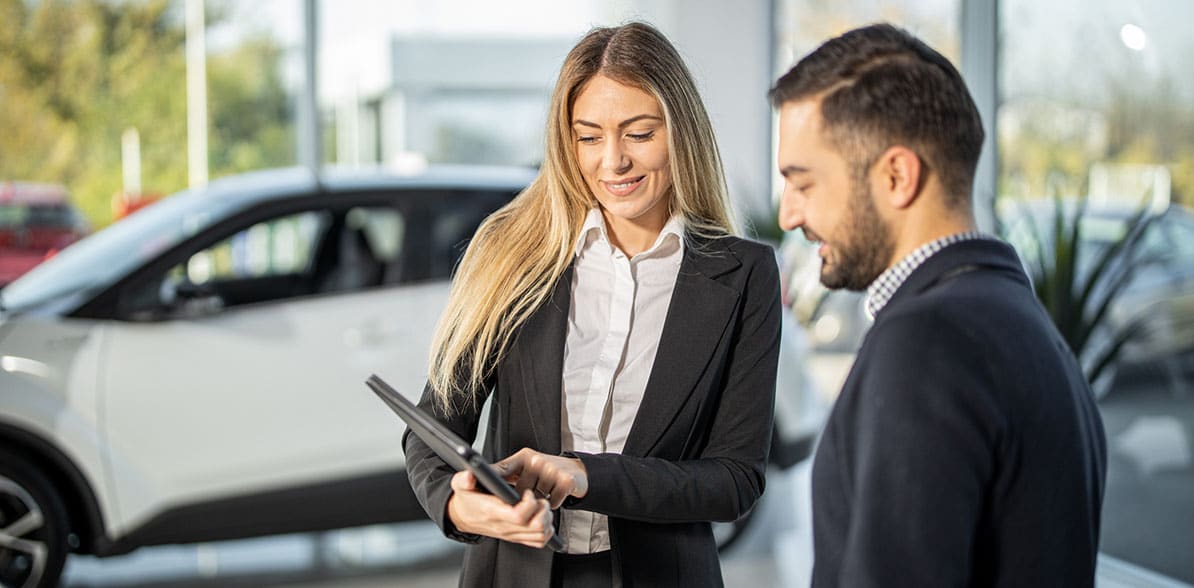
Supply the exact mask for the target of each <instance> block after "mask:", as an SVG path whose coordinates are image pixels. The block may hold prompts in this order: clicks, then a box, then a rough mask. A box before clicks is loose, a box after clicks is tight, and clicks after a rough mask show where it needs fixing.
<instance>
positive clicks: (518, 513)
mask: <svg viewBox="0 0 1194 588" xmlns="http://www.w3.org/2000/svg"><path fill="white" fill-rule="evenodd" d="M539 509H540V504H539V500H537V499H536V498H535V495H534V493H532V492H531V491H530V490H524V491H523V492H522V500H519V501H518V504H516V505H514V508H513V509H511V511H510V513H511V516H512V517H513V518H512V521H511V522H513V523H515V524H517V525H526V524H527V523H529V522H530V521H531V520H533V519H534V518H535V514H536V513H538V512H539Z"/></svg>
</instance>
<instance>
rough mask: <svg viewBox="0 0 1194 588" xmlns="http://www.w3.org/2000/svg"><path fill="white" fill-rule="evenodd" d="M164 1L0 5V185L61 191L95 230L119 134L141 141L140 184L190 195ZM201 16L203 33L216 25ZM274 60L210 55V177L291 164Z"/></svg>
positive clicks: (172, 8) (117, 183)
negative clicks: (53, 185)
mask: <svg viewBox="0 0 1194 588" xmlns="http://www.w3.org/2000/svg"><path fill="white" fill-rule="evenodd" d="M178 5H179V3H178V2H170V1H169V0H73V1H72V0H57V1H55V0H43V1H41V2H34V3H30V2H27V1H25V0H0V22H3V23H4V26H3V27H0V55H3V56H4V57H3V59H0V104H2V105H3V108H0V128H3V129H4V131H5V132H4V133H3V135H0V179H14V180H34V181H46V182H57V183H62V184H65V185H66V186H67V188H68V189H69V190H70V191H71V193H72V195H73V198H74V199H75V201H76V204H78V205H79V207H80V208H81V209H82V210H83V212H84V214H85V215H86V216H87V217H88V218H89V220H90V221H91V222H92V224H93V226H96V227H100V226H103V225H105V224H107V223H108V222H110V221H111V218H112V209H111V201H112V197H113V195H114V194H116V193H117V192H118V191H119V190H120V189H121V188H122V176H121V172H122V169H121V135H122V134H123V133H124V131H125V130H126V129H129V128H135V129H137V131H138V132H139V134H140V138H141V160H142V161H141V167H142V186H143V189H144V191H145V192H147V193H159V194H164V193H170V192H174V191H176V190H179V189H181V188H183V187H185V186H186V183H187V143H186V133H187V129H186V63H185V34H184V29H183V23H182V21H181V14H180V11H179V10H178ZM220 8H221V7H220V5H218V4H217V5H216V6H215V8H214V9H213V10H212V11H210V12H209V25H211V24H213V20H217V19H219V18H220V14H221V12H220ZM280 58H281V50H280V49H279V48H278V47H277V46H276V45H275V44H274V43H273V42H272V41H270V40H268V39H254V40H252V41H250V42H248V43H245V44H243V45H240V46H238V47H235V48H233V49H231V50H230V51H229V52H228V53H226V54H223V55H211V56H209V60H208V65H207V73H208V83H209V87H208V96H209V101H208V109H209V121H210V123H209V124H210V127H209V140H208V147H209V154H210V155H209V160H210V165H209V168H210V169H209V175H210V176H211V177H218V176H221V175H226V174H229V173H235V172H239V171H245V170H248V169H254V168H260V167H267V166H275V165H284V164H287V163H290V162H292V161H293V158H294V156H293V148H292V144H293V127H292V124H291V116H290V106H289V100H288V98H287V96H286V93H285V91H284V88H283V86H282V83H281V80H280V74H279V68H278V63H279V60H280Z"/></svg>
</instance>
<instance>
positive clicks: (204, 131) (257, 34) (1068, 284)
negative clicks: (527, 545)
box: [0, 0, 1194, 586]
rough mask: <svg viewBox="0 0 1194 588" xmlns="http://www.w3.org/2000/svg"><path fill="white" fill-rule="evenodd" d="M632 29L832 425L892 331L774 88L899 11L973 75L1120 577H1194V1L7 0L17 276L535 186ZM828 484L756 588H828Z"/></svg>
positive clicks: (80, 567) (327, 535) (199, 572)
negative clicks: (810, 214)
mask: <svg viewBox="0 0 1194 588" xmlns="http://www.w3.org/2000/svg"><path fill="white" fill-rule="evenodd" d="M629 19H642V20H646V21H649V22H651V23H653V24H655V25H656V26H658V27H659V28H660V29H661V30H662V31H663V32H664V33H665V34H667V35H668V36H669V37H670V38H671V39H672V40H673V41H674V42H675V43H676V45H677V46H678V48H679V49H680V51H681V53H682V54H683V55H684V56H685V58H686V60H687V62H688V64H689V66H690V68H691V69H692V71H693V74H694V75H695V77H696V79H697V82H698V85H699V86H700V88H701V91H702V95H703V97H704V99H705V100H706V105H707V107H708V108H709V111H710V114H711V116H712V118H713V122H714V126H715V129H716V131H717V135H718V139H719V143H720V147H721V153H722V155H723V158H724V159H725V165H726V171H727V175H728V183H729V187H730V191H731V195H732V197H733V198H734V200H735V203H736V206H737V209H738V212H739V216H740V218H741V219H742V220H743V224H744V230H746V231H747V232H749V233H751V234H753V235H755V236H757V238H759V239H763V240H766V241H769V242H771V243H773V244H774V245H775V247H776V249H777V254H778V255H779V259H780V263H781V266H782V268H783V270H784V280H785V284H784V286H785V292H784V298H785V304H786V305H787V306H789V307H790V310H791V318H792V320H793V322H794V323H795V324H797V325H798V326H799V329H800V333H801V335H800V336H801V338H802V341H803V342H804V346H805V347H804V348H803V351H804V355H803V356H802V359H801V361H802V362H806V366H807V370H808V374H809V378H810V379H811V382H812V384H811V385H812V386H813V387H814V389H815V390H816V391H817V395H818V397H819V399H820V400H821V401H822V405H823V406H825V405H828V403H830V402H832V399H833V397H834V395H835V394H836V391H837V388H838V386H840V383H841V381H842V379H844V377H845V373H846V370H848V368H849V366H850V362H851V360H852V357H853V352H854V350H855V349H857V346H858V345H859V344H860V342H861V340H862V337H864V336H865V332H866V328H867V326H868V321H867V319H866V317H865V315H864V314H863V313H862V312H861V306H860V301H861V297H860V295H857V294H851V293H829V292H826V291H825V290H824V289H823V288H821V287H820V285H819V283H818V282H817V273H818V272H817V269H818V266H819V262H818V261H817V260H816V257H815V252H813V251H811V249H810V248H809V247H808V246H807V244H806V243H805V242H804V239H803V237H802V235H800V234H798V233H797V234H789V235H784V234H782V232H781V231H780V230H779V229H778V227H776V225H775V214H774V210H775V207H776V198H777V195H778V193H779V190H780V187H781V179H780V178H779V177H778V175H777V174H776V172H775V169H774V168H775V165H774V155H773V149H774V145H775V131H774V128H775V124H774V123H775V120H774V118H775V117H774V115H773V113H772V112H771V110H770V107H769V104H768V102H767V100H766V92H767V90H768V88H769V86H770V84H771V82H772V81H773V80H774V79H775V78H776V77H777V76H778V75H780V74H782V73H783V72H784V71H786V70H787V69H788V68H789V67H791V65H793V64H794V63H795V61H796V60H798V59H799V58H800V57H801V56H802V55H804V54H805V53H807V52H808V51H810V50H812V49H813V48H815V47H816V46H817V45H818V44H819V43H820V42H821V41H823V40H825V39H826V38H828V37H830V36H833V35H836V34H839V33H841V32H844V31H845V30H848V29H850V28H853V27H855V26H859V25H863V24H867V23H871V22H875V21H889V22H892V23H895V24H898V25H900V26H903V27H905V28H907V29H909V30H911V31H912V32H914V33H915V34H917V35H919V36H920V37H921V38H923V39H924V40H925V41H927V42H928V43H929V44H931V45H933V46H934V47H936V48H937V49H938V50H940V51H941V52H942V53H943V54H945V55H946V56H947V57H949V58H950V59H951V60H952V61H953V62H954V63H955V64H956V65H957V66H958V67H959V69H960V70H961V71H962V73H963V75H964V77H965V78H966V79H967V83H968V84H969V85H970V88H971V90H972V92H973V94H974V96H975V99H976V102H977V104H978V105H979V109H980V111H981V114H982V116H983V121H984V124H985V125H986V129H987V136H988V141H987V144H986V145H985V148H984V154H983V159H982V162H981V163H980V168H979V172H978V177H977V178H976V185H975V199H976V203H977V206H978V214H979V219H980V223H981V225H982V227H983V229H984V230H987V231H989V232H992V233H998V234H1000V235H1003V236H1004V237H1005V238H1007V239H1008V240H1009V241H1011V242H1012V243H1013V244H1015V245H1016V246H1017V248H1018V250H1019V251H1020V252H1021V254H1022V256H1023V257H1024V262H1025V267H1026V270H1027V271H1028V272H1029V273H1030V274H1031V275H1032V277H1033V279H1034V283H1035V285H1036V287H1037V290H1038V295H1040V296H1041V298H1042V301H1043V302H1044V303H1045V304H1046V307H1047V308H1048V309H1049V310H1050V313H1051V314H1052V315H1053V317H1054V319H1055V321H1056V322H1057V324H1058V327H1059V329H1061V330H1062V332H1063V334H1064V335H1066V337H1067V340H1068V341H1070V342H1071V345H1072V347H1073V348H1074V351H1075V353H1076V354H1077V355H1078V356H1079V357H1080V358H1081V360H1082V363H1083V366H1084V368H1085V369H1086V370H1087V374H1088V377H1090V379H1091V380H1092V382H1093V385H1094V388H1095V391H1096V394H1097V395H1098V396H1099V398H1100V406H1101V408H1102V410H1103V417H1104V421H1105V423H1106V425H1107V432H1108V445H1109V454H1110V468H1109V478H1108V485H1107V495H1106V504H1105V510H1104V519H1103V520H1104V528H1103V544H1102V551H1103V553H1104V556H1105V557H1104V559H1103V561H1102V562H1101V566H1102V567H1101V572H1100V582H1101V584H1102V585H1106V586H1118V585H1156V586H1170V585H1184V584H1183V583H1194V563H1192V562H1194V558H1190V557H1189V556H1190V554H1191V553H1194V534H1191V533H1190V529H1194V462H1192V457H1191V455H1192V454H1194V441H1192V440H1191V439H1192V435H1194V396H1192V394H1191V392H1192V390H1191V381H1192V378H1194V216H1191V208H1190V207H1191V206H1194V62H1192V61H1191V60H1190V59H1189V58H1188V56H1189V55H1191V54H1194V36H1191V35H1190V34H1189V30H1188V29H1189V23H1190V22H1194V3H1191V2H1188V1H1187V0H1081V1H1080V0H1057V1H1054V2H1034V1H1030V0H986V1H983V0H887V1H879V0H832V1H831V0H745V1H741V2H733V3H730V2H718V1H715V0H695V1H693V0H690V1H683V2H682V1H681V0H573V1H569V2H554V1H549V0H508V1H497V2H495V1H492V0H447V1H437V2H433V1H430V0H338V1H330V0H260V1H256V2H235V1H232V0H75V1H71V0H57V1H54V0H0V284H7V283H8V282H11V281H13V280H16V279H18V277H19V276H20V275H22V274H23V273H24V272H26V271H29V270H30V269H31V268H33V267H34V266H36V265H38V264H39V263H41V262H43V261H44V260H46V259H50V258H53V257H54V256H56V255H57V254H58V252H59V251H62V250H64V249H67V248H69V247H71V246H73V245H72V244H73V243H75V242H76V241H78V240H79V239H84V241H86V239H85V235H88V234H91V233H97V232H103V231H106V230H109V229H108V227H110V226H115V225H114V223H115V224H119V223H122V222H128V221H125V220H122V219H125V218H126V217H129V216H131V215H135V214H140V213H139V212H138V211H139V210H140V209H142V208H146V207H149V208H152V207H153V206H155V203H156V202H159V201H165V200H169V199H170V198H173V197H172V196H169V195H171V194H174V193H176V192H180V191H183V190H186V189H188V188H190V189H194V190H200V189H202V187H203V186H205V185H207V184H208V183H209V182H213V181H215V180H217V179H220V178H225V177H234V176H238V175H240V174H244V173H246V172H253V171H259V170H265V169H269V168H278V167H288V166H298V167H305V168H307V169H312V170H314V169H322V168H323V167H324V166H335V167H336V168H340V169H343V168H350V169H352V168H359V169H365V168H376V167H381V168H385V169H388V170H396V171H397V172H400V173H406V172H410V171H412V170H414V171H417V170H423V169H426V168H428V167H436V166H442V165H466V166H521V167H531V168H533V167H534V166H535V165H536V164H537V162H538V161H540V160H541V159H542V156H543V137H542V132H543V128H544V121H545V116H546V109H547V105H548V100H549V95H550V92H551V89H552V85H553V83H554V80H555V76H556V73H557V71H558V68H559V65H560V63H561V62H562V60H563V57H564V55H565V53H566V52H567V51H568V49H569V48H570V47H571V46H572V44H573V43H574V42H575V41H576V40H577V39H578V38H579V37H580V36H581V35H582V34H584V32H585V31H587V30H588V29H589V28H590V27H592V26H595V25H608V24H617V23H620V22H624V21H626V20H629ZM0 293H3V291H0ZM6 369H7V368H6ZM5 393H6V392H5V391H4V390H0V395H3V394H5ZM807 468H808V464H807V462H805V463H801V464H797V465H796V466H795V467H793V468H791V469H786V470H783V471H779V472H777V473H776V474H775V477H776V481H775V482H773V483H772V484H771V485H769V487H768V495H767V497H766V499H765V501H764V504H762V505H761V506H760V510H761V511H762V512H766V513H770V515H771V516H764V517H760V516H755V517H754V519H755V522H754V523H752V524H751V526H750V528H749V529H748V530H747V531H746V533H745V536H744V537H743V540H742V541H738V542H735V544H734V545H733V546H731V547H728V548H727V550H726V562H727V576H726V579H727V583H728V584H730V585H774V586H789V585H796V584H798V583H799V582H801V581H803V580H804V578H806V577H807V573H808V570H807V563H808V561H809V558H810V557H811V556H810V554H809V547H808V544H807V543H808V541H807V532H808V528H807V526H808V519H807V504H806V503H807V488H806V485H807V473H808V472H807ZM1042 516H1047V513H1042ZM759 519H765V520H762V521H760V520H759ZM2 520H3V519H2V518H0V521H2ZM459 553H460V552H459V549H458V548H457V547H456V546H454V545H452V544H450V543H449V542H446V541H445V540H443V539H442V538H441V537H439V535H438V533H437V532H436V530H435V529H434V527H431V526H429V523H426V522H408V523H402V524H399V525H388V526H381V527H365V528H357V529H351V530H344V531H331V532H323V533H318V534H302V535H284V536H278V537H272V538H268V539H248V540H242V541H239V542H220V543H200V544H197V545H187V546H181V547H179V546H164V547H149V548H144V549H141V550H138V551H136V552H134V553H132V554H130V555H124V556H119V557H111V558H94V557H87V556H73V557H72V559H71V560H70V561H68V563H67V568H66V573H65V576H64V583H65V584H66V585H71V586H101V585H103V586H123V585H136V586H185V585H204V586H207V585H211V586H215V585H220V586H224V585H294V586H315V585H361V586H365V585H374V584H376V585H380V584H382V583H384V584H385V585H410V586H423V585H426V586H441V585H442V586H448V585H454V583H455V577H456V573H455V570H456V566H458V563H459Z"/></svg>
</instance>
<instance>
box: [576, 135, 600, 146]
mask: <svg viewBox="0 0 1194 588" xmlns="http://www.w3.org/2000/svg"><path fill="white" fill-rule="evenodd" d="M576 142H577V143H584V144H585V145H592V144H593V143H596V142H597V137H593V136H590V135H581V136H579V137H577V138H576Z"/></svg>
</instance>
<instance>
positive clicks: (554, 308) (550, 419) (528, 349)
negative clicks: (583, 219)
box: [515, 266, 572, 454]
mask: <svg viewBox="0 0 1194 588" xmlns="http://www.w3.org/2000/svg"><path fill="white" fill-rule="evenodd" d="M571 290H572V266H569V267H568V269H567V270H565V271H564V274H563V275H562V276H560V279H559V281H557V282H556V287H555V290H554V291H553V292H552V295H551V298H549V299H548V300H547V302H544V303H543V306H541V307H540V308H539V310H537V311H535V314H533V315H531V318H529V319H527V323H526V325H525V326H523V328H522V332H521V333H520V334H519V335H518V339H517V341H516V343H515V345H516V347H517V352H518V361H519V369H520V371H521V373H522V384H523V394H522V397H523V399H524V400H525V402H526V403H527V414H529V415H531V428H532V430H533V431H532V432H533V433H534V435H535V442H536V447H537V448H538V449H539V451H542V452H544V453H550V454H556V453H559V452H560V403H561V401H562V400H561V396H563V386H564V383H563V382H564V380H563V373H564V341H565V339H566V337H567V334H568V309H569V305H570V303H571V298H572V291H571Z"/></svg>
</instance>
